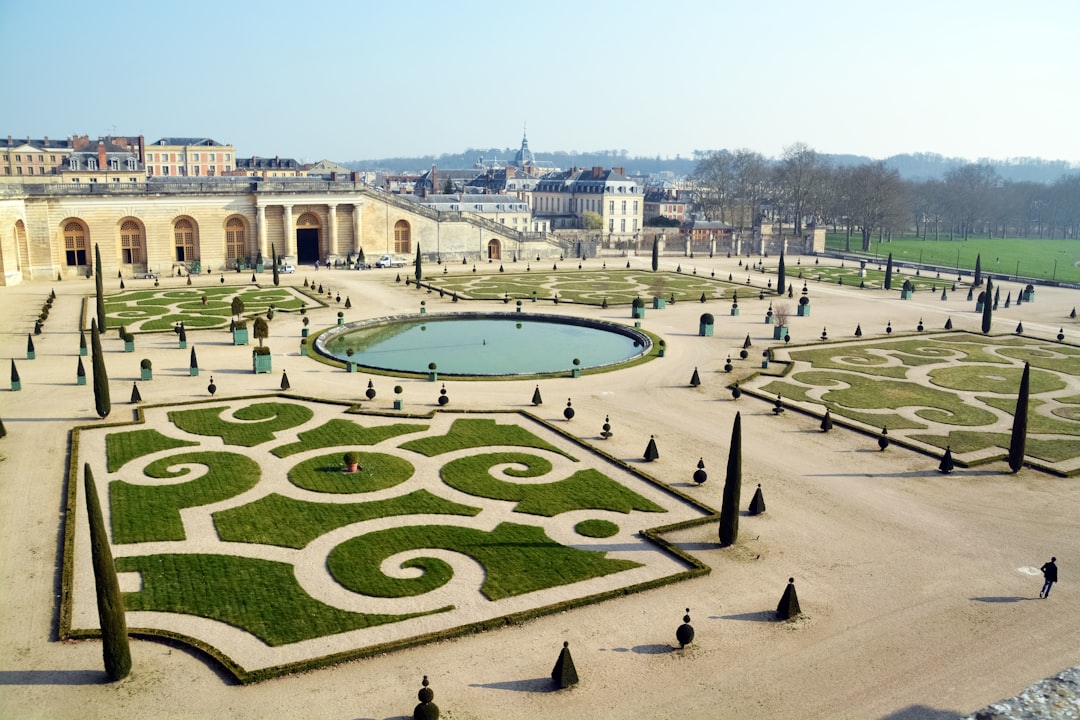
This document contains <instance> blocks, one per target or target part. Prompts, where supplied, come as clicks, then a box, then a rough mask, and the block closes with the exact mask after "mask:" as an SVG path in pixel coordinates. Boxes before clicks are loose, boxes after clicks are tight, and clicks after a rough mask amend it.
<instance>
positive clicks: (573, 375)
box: [570, 368, 581, 378]
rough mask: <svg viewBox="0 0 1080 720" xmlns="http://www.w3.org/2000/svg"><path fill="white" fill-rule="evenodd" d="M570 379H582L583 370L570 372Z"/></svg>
mask: <svg viewBox="0 0 1080 720" xmlns="http://www.w3.org/2000/svg"><path fill="white" fill-rule="evenodd" d="M570 377H576V378H579V377H581V370H580V369H579V368H573V369H572V370H571V371H570Z"/></svg>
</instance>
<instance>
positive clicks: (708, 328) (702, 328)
mask: <svg viewBox="0 0 1080 720" xmlns="http://www.w3.org/2000/svg"><path fill="white" fill-rule="evenodd" d="M697 334H698V336H699V337H712V335H713V326H712V325H706V324H705V323H698V326H697Z"/></svg>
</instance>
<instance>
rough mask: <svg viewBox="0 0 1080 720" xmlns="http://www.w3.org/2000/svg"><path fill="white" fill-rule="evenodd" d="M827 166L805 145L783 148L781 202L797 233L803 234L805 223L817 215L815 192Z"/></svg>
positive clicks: (778, 176) (779, 183)
mask: <svg viewBox="0 0 1080 720" xmlns="http://www.w3.org/2000/svg"><path fill="white" fill-rule="evenodd" d="M827 167H828V166H827V164H826V163H825V161H824V160H823V159H822V158H821V156H820V155H818V154H817V152H816V151H814V150H813V149H811V148H810V147H809V146H808V145H807V144H806V143H802V142H797V143H795V144H794V145H789V146H788V147H786V148H784V154H783V156H782V157H781V160H780V165H778V166H777V168H776V181H777V187H778V189H779V191H780V200H781V203H782V205H783V207H784V208H786V210H787V212H788V214H789V215H790V217H791V219H792V222H793V223H794V224H795V234H796V235H802V229H803V221H804V220H805V219H807V218H808V217H809V218H814V217H816V215H817V203H816V202H815V201H816V198H815V193H816V192H817V190H818V189H819V185H820V184H821V182H822V180H823V178H824V173H825V169H826V168H827Z"/></svg>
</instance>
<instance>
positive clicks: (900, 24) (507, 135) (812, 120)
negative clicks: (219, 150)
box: [0, 0, 1080, 164]
mask: <svg viewBox="0 0 1080 720" xmlns="http://www.w3.org/2000/svg"><path fill="white" fill-rule="evenodd" d="M217 28H220V29H221V32H220V33H214V32H212V30H214V29H217ZM0 37H3V38H4V40H3V42H2V43H0V72H2V75H0V78H2V79H0V134H4V135H13V136H15V137H20V136H22V137H25V136H28V135H29V136H33V137H41V136H43V135H48V136H50V137H67V136H69V135H71V134H73V133H78V134H89V135H91V136H98V135H104V134H118V135H137V134H140V133H142V134H145V135H146V136H147V141H152V140H153V139H156V138H158V137H163V136H198V137H212V138H214V139H215V140H218V141H220V142H224V143H231V144H234V145H235V146H236V148H237V152H238V153H239V154H240V155H242V156H250V155H260V156H268V155H270V156H272V155H281V156H283V157H293V158H296V159H298V160H305V161H313V160H318V159H322V158H329V159H332V160H336V161H349V160H359V159H366V158H378V157H387V156H402V155H422V154H435V155H438V154H440V153H444V152H448V153H456V152H461V151H464V150H466V149H468V148H487V147H513V146H517V145H518V143H519V142H520V139H521V131H522V126H523V124H525V123H528V134H529V142H530V146H531V147H532V149H533V150H534V151H545V150H566V151H578V152H586V151H592V150H602V149H624V150H626V151H627V153H628V154H629V155H631V156H633V155H647V156H654V155H660V156H664V157H669V156H670V157H673V156H675V155H676V154H681V155H683V156H684V157H685V156H688V155H690V154H691V153H692V152H693V151H694V150H695V149H700V150H705V149H718V148H730V149H735V148H742V147H745V148H750V149H753V150H757V151H759V152H762V153H764V154H765V155H768V156H778V155H779V154H780V153H781V152H782V150H783V148H784V147H785V146H788V145H791V144H792V143H795V142H798V141H801V142H805V143H806V144H808V145H809V146H810V147H812V148H814V149H816V150H818V151H820V152H827V153H852V154H861V155H869V156H871V157H875V158H883V157H887V156H889V155H893V154H896V153H901V152H934V153H940V154H942V155H947V156H958V157H964V158H968V159H972V160H974V159H978V158H983V157H987V158H994V159H1005V158H1012V157H1021V156H1032V157H1035V156H1037V157H1043V158H1046V159H1053V160H1067V161H1070V162H1073V163H1078V164H1080V131H1078V130H1077V128H1078V127H1080V93H1078V92H1077V87H1078V86H1080V49H1078V48H1080V1H1078V0H1042V1H1040V2H1036V3H1018V2H1015V0H1012V1H1009V2H1004V1H1001V0H972V1H968V0H908V1H907V2H904V3H884V2H876V1H874V0H816V1H806V2H802V1H794V0H774V1H771V2H770V1H769V0H762V1H760V2H753V3H751V2H738V3H736V2H725V1H723V0H685V1H681V0H667V1H663V0H662V1H659V2H658V1H656V0H641V1H639V0H623V1H622V2H616V1H613V0H612V1H607V0H592V1H583V0H574V1H564V0H536V1H535V2H514V3H507V2H484V3H476V2H473V3H470V2H445V1H443V2H432V1H428V0H421V1H420V2H397V1H394V2H385V3H374V2H362V1H359V0H357V1H348V0H342V1H341V2H332V1H331V0H307V1H306V2H284V1H283V0H260V1H255V0H217V1H216V2H206V1H205V0H190V1H188V2H173V1H171V0H153V1H144V2H137V1H135V0H97V1H96V2H92V3H85V2H70V1H68V0H36V1H35V2H30V0H0Z"/></svg>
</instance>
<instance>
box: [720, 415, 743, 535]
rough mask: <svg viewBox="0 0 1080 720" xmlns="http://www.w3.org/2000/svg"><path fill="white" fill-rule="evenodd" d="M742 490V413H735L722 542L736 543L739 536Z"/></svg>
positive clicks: (722, 517) (724, 503)
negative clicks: (740, 495) (740, 494)
mask: <svg viewBox="0 0 1080 720" xmlns="http://www.w3.org/2000/svg"><path fill="white" fill-rule="evenodd" d="M741 490H742V415H741V414H740V413H735V423H734V424H733V425H732V426H731V447H730V448H729V449H728V462H727V476H726V477H725V478H724V501H723V505H721V506H720V544H721V545H724V546H727V545H734V544H735V541H736V540H738V538H739V493H740V492H741Z"/></svg>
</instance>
